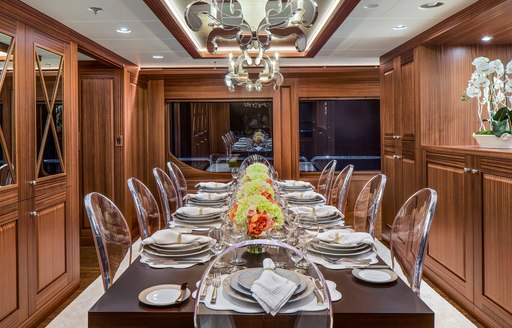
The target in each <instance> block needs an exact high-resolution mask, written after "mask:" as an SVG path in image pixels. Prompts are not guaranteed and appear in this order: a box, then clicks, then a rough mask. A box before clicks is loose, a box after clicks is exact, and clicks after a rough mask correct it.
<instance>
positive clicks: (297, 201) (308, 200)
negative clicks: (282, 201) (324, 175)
mask: <svg viewBox="0 0 512 328" xmlns="http://www.w3.org/2000/svg"><path fill="white" fill-rule="evenodd" d="M283 198H286V200H287V201H288V205H289V206H316V205H323V204H325V197H324V196H322V195H320V194H319V193H317V192H314V191H312V190H308V191H303V192H302V191H301V192H298V191H296V192H291V193H288V194H284V195H283Z"/></svg>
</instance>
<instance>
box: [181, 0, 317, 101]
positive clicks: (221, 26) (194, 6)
mask: <svg viewBox="0 0 512 328" xmlns="http://www.w3.org/2000/svg"><path fill="white" fill-rule="evenodd" d="M247 1H248V0H245V3H247ZM253 1H254V2H255V3H263V1H260V0H253ZM240 2H242V0H240V1H239V0H202V1H200V0H198V1H194V2H193V3H191V4H189V5H188V6H187V8H186V10H185V21H186V23H187V25H188V26H189V27H190V29H192V30H193V31H195V32H197V31H199V30H200V29H201V28H202V27H203V21H202V20H201V17H200V14H202V15H206V16H208V17H209V18H210V19H211V20H212V23H209V24H208V26H209V27H211V31H210V33H209V34H208V37H207V40H206V49H207V50H208V52H209V53H210V54H216V53H217V40H218V39H219V38H222V39H228V40H236V42H237V44H238V46H239V48H240V50H241V52H242V53H241V54H240V55H239V56H238V57H237V58H236V59H235V58H234V57H233V55H232V54H229V65H228V67H229V71H228V73H227V74H226V76H225V78H224V81H225V83H226V85H227V87H228V89H229V91H231V92H233V91H235V86H245V88H246V89H247V90H248V91H252V90H257V91H261V90H262V87H263V86H264V85H272V86H273V87H274V90H279V87H280V86H281V84H282V83H283V75H282V74H281V72H280V71H279V54H278V53H277V52H275V53H274V56H273V57H272V58H271V57H270V56H268V55H267V54H266V53H265V52H266V51H267V50H269V49H270V47H271V44H272V39H273V38H274V37H276V38H294V39H295V49H296V50H297V51H298V52H303V51H304V50H306V46H307V40H306V35H305V34H304V32H303V31H302V29H301V27H305V28H309V27H311V26H312V25H313V24H314V23H315V21H316V18H317V16H318V7H317V5H316V2H315V1H314V0H267V1H266V3H265V17H263V19H262V20H261V21H260V23H259V25H258V27H257V29H253V28H252V27H251V26H250V25H249V23H248V22H247V20H246V19H245V18H244V13H243V11H242V5H241V4H240ZM247 14H248V13H246V15H247ZM248 15H250V13H249V14H248ZM251 67H254V68H256V69H259V72H258V73H257V78H254V77H252V78H251V76H250V75H252V74H250V73H249V69H250V68H251Z"/></svg>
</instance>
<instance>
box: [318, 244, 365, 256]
mask: <svg viewBox="0 0 512 328" xmlns="http://www.w3.org/2000/svg"><path fill="white" fill-rule="evenodd" d="M308 251H311V252H313V253H317V254H322V255H327V256H333V257H334V256H338V257H340V256H345V257H349V256H356V255H361V254H365V253H368V252H371V251H372V247H371V246H370V245H368V247H367V248H363V249H361V250H356V251H352V250H350V251H347V250H339V251H337V250H330V251H325V250H322V249H316V248H314V247H311V246H308Z"/></svg>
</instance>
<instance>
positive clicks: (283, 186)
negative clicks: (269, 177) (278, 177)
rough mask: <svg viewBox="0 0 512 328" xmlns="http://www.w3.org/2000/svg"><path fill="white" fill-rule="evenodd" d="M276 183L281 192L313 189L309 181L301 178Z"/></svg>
mask: <svg viewBox="0 0 512 328" xmlns="http://www.w3.org/2000/svg"><path fill="white" fill-rule="evenodd" d="M276 183H277V185H278V186H279V188H280V190H281V192H283V193H292V192H305V191H309V190H313V189H314V187H313V185H312V184H311V183H309V182H307V181H301V180H282V181H276Z"/></svg>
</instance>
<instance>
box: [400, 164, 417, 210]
mask: <svg viewBox="0 0 512 328" xmlns="http://www.w3.org/2000/svg"><path fill="white" fill-rule="evenodd" d="M417 172H418V168H417V162H416V161H415V160H411V159H408V158H406V157H405V156H403V157H402V172H401V177H402V183H401V184H400V186H401V188H402V190H401V193H400V195H401V198H400V199H399V203H398V207H397V212H398V210H400V207H401V206H402V205H403V204H404V203H405V201H406V200H407V199H409V197H411V196H412V195H413V194H414V193H415V192H416V191H418V189H419V188H418V185H419V184H418V182H417V175H418V174H417Z"/></svg>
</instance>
